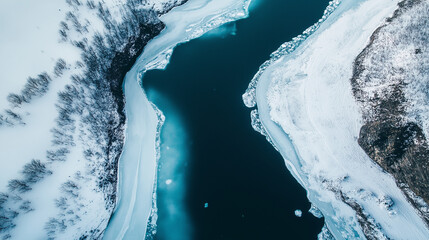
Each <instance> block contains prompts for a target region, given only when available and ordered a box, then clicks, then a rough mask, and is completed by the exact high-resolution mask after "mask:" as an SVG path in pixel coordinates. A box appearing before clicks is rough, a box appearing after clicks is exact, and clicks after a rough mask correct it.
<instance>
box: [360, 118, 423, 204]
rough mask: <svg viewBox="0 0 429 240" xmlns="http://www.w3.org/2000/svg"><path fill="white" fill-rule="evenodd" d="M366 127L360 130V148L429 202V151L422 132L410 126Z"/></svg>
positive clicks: (387, 123) (371, 124) (377, 123)
mask: <svg viewBox="0 0 429 240" xmlns="http://www.w3.org/2000/svg"><path fill="white" fill-rule="evenodd" d="M396 125H397V124H395V123H394V122H391V121H373V122H368V123H366V124H365V125H364V126H363V127H362V128H361V130H360V136H359V140H358V141H359V145H360V146H361V147H362V148H363V149H364V150H365V152H366V153H367V154H368V155H369V156H370V157H371V159H373V160H374V161H376V162H377V163H378V164H379V165H380V166H381V167H382V168H383V169H384V170H386V171H387V172H389V173H390V174H392V175H393V176H394V177H395V179H396V180H397V181H399V182H401V183H406V184H408V185H409V186H410V188H411V189H412V190H413V191H414V192H415V193H416V194H417V195H418V196H420V197H422V198H423V199H424V200H425V201H426V202H429V191H428V189H429V161H428V159H429V151H428V147H427V146H428V144H427V140H426V138H425V136H424V135H423V133H422V130H421V128H420V127H419V126H418V125H417V124H415V123H413V122H408V123H405V124H402V125H400V126H396Z"/></svg>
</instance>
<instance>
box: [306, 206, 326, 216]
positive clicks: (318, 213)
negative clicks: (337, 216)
mask: <svg viewBox="0 0 429 240" xmlns="http://www.w3.org/2000/svg"><path fill="white" fill-rule="evenodd" d="M308 212H309V213H311V214H313V216H315V217H317V218H322V217H323V214H322V212H321V211H320V210H319V209H318V208H317V207H316V206H314V205H313V204H312V205H311V208H310V210H308Z"/></svg>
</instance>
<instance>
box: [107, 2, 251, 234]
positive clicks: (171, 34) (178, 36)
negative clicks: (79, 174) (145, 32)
mask: <svg viewBox="0 0 429 240" xmlns="http://www.w3.org/2000/svg"><path fill="white" fill-rule="evenodd" d="M249 4H250V0H243V1H232V0H222V1H217V2H216V3H214V1H210V0H191V1H188V2H187V3H185V4H184V5H182V6H179V7H176V8H174V9H172V10H171V11H170V12H168V13H167V14H165V15H163V16H162V17H161V18H160V19H161V21H162V22H164V23H165V25H166V28H165V29H164V30H163V31H162V32H161V34H160V35H158V36H157V37H155V38H154V39H152V40H151V41H150V42H149V43H148V44H147V46H146V47H145V49H144V51H143V53H142V54H141V55H140V56H139V57H138V59H137V61H136V63H135V64H134V66H133V67H132V69H131V70H130V71H129V72H128V73H127V75H126V77H125V80H124V93H125V98H126V104H125V109H126V110H125V113H126V121H127V122H126V137H125V143H124V148H123V152H122V154H121V158H120V160H119V180H118V182H119V184H118V194H120V196H118V202H117V207H116V209H115V212H114V214H113V215H112V218H111V220H110V222H109V224H108V227H107V228H106V231H105V235H104V237H103V238H104V239H122V238H127V237H131V238H133V239H135V238H138V239H144V238H145V237H146V229H147V226H148V220H149V218H150V217H151V212H153V213H156V210H153V209H152V207H153V205H152V204H153V202H154V201H156V199H155V196H156V195H154V194H155V193H156V189H155V187H156V186H155V183H156V171H157V164H156V163H157V156H158V154H159V153H158V152H157V151H158V150H159V149H158V148H157V144H156V141H157V140H156V139H157V136H158V135H159V134H158V132H157V130H158V117H157V114H156V112H155V110H154V108H153V107H152V103H151V102H150V101H149V100H148V99H147V97H146V94H145V93H144V90H143V88H142V87H141V81H142V77H143V74H144V73H145V72H146V71H148V70H152V69H164V68H165V67H166V66H167V64H168V62H169V58H170V57H171V54H172V51H173V49H174V47H175V46H177V45H178V44H180V43H183V42H187V41H189V40H191V39H194V38H197V37H200V36H201V35H203V34H204V33H205V32H207V31H209V30H211V29H214V28H216V27H219V26H221V25H222V24H224V23H227V22H231V21H235V20H238V19H241V18H245V17H247V15H248V8H249ZM148 116H149V117H148ZM138 143H140V144H138ZM125 163H126V164H125ZM133 179H134V180H133ZM139 199H140V200H139ZM133 200H134V201H133ZM137 200H139V201H138V202H140V203H139V204H136V201H137ZM141 202H144V204H141ZM152 217H154V216H152ZM155 219H156V217H155ZM150 224H151V226H153V224H152V223H150Z"/></svg>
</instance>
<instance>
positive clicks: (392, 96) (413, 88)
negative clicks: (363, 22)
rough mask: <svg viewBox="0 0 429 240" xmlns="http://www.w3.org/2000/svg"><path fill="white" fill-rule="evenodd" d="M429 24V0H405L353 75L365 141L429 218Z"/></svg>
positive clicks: (364, 53)
mask: <svg viewBox="0 0 429 240" xmlns="http://www.w3.org/2000/svg"><path fill="white" fill-rule="evenodd" d="M428 26H429V1H425V0H405V1H402V2H400V4H399V6H398V9H397V10H396V11H395V13H394V15H393V16H392V17H391V18H389V19H387V20H386V22H385V23H384V25H382V26H381V27H379V28H378V29H377V30H376V31H375V32H374V34H373V35H372V36H371V39H370V43H369V44H368V46H367V47H366V48H365V49H364V50H363V51H362V52H361V53H360V55H359V56H358V57H357V58H356V60H355V65H354V72H353V73H354V74H353V78H352V80H351V82H352V87H353V93H354V96H355V98H356V100H357V101H358V102H359V104H360V107H361V111H362V113H363V117H364V125H363V127H362V128H361V130H360V135H359V140H358V141H359V144H360V146H361V147H362V148H363V149H364V150H365V152H366V153H367V154H368V155H369V156H370V157H371V158H372V159H373V160H374V161H375V162H377V163H378V164H379V165H380V166H381V167H382V168H383V169H384V170H385V171H387V172H389V173H390V174H392V175H393V176H394V177H395V179H396V181H397V183H398V185H399V186H400V187H401V188H402V189H403V190H404V192H405V193H406V195H407V196H408V198H409V200H410V201H411V202H412V203H413V204H414V205H415V206H416V207H417V208H418V209H420V211H421V213H422V215H424V216H425V218H426V221H427V222H429V218H428V217H429V214H428V209H427V208H426V204H428V203H429V144H428V137H429V127H428V126H429V105H428V103H429V48H428V43H429V27H428ZM416 195H417V196H416ZM425 203H426V204H425Z"/></svg>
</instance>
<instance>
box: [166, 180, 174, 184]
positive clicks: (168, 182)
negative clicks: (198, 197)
mask: <svg viewBox="0 0 429 240" xmlns="http://www.w3.org/2000/svg"><path fill="white" fill-rule="evenodd" d="M172 182H173V180H171V179H167V180H165V184H167V185H170V184H171V183H172Z"/></svg>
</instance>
